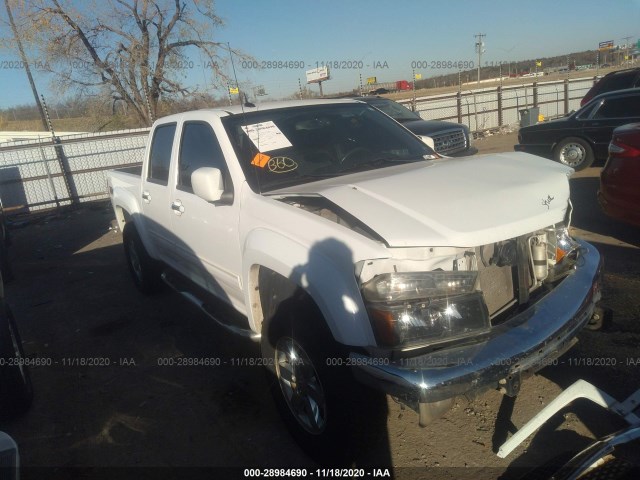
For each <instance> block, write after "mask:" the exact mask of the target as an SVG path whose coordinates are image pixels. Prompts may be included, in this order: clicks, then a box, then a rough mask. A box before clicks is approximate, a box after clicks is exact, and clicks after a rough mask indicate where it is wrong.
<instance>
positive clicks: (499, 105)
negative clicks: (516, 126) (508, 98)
mask: <svg viewBox="0 0 640 480" xmlns="http://www.w3.org/2000/svg"><path fill="white" fill-rule="evenodd" d="M498 126H499V127H501V126H502V85H499V86H498Z"/></svg>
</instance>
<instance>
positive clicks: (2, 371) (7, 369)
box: [0, 275, 33, 419]
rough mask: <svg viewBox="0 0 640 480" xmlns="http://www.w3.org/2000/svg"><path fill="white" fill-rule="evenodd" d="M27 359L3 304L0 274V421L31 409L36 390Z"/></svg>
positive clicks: (11, 314)
mask: <svg viewBox="0 0 640 480" xmlns="http://www.w3.org/2000/svg"><path fill="white" fill-rule="evenodd" d="M25 360H26V357H25V354H24V350H23V349H22V340H21V339H20V334H19V333H18V327H17V325H16V321H15V319H14V317H13V313H12V312H11V309H10V308H9V305H7V304H6V302H5V301H4V285H3V283H2V275H0V419H6V418H10V417H13V416H16V415H20V414H22V413H24V412H26V411H27V410H28V409H29V407H30V406H31V402H32V400H33V388H32V386H31V378H30V377H29V372H28V370H27V365H26V362H25Z"/></svg>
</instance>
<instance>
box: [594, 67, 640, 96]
mask: <svg viewBox="0 0 640 480" xmlns="http://www.w3.org/2000/svg"><path fill="white" fill-rule="evenodd" d="M637 76H638V72H625V73H620V74H618V75H611V76H610V77H604V78H603V79H602V81H601V82H600V83H602V85H600V88H599V89H598V91H599V92H600V93H604V92H612V91H614V90H624V89H625V88H631V87H633V85H634V83H635V80H636V78H637ZM596 87H597V85H596Z"/></svg>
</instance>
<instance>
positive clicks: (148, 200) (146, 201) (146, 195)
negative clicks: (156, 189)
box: [142, 190, 151, 203]
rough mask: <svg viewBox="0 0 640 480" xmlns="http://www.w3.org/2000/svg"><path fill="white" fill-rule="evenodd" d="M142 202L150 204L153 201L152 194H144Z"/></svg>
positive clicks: (145, 192)
mask: <svg viewBox="0 0 640 480" xmlns="http://www.w3.org/2000/svg"><path fill="white" fill-rule="evenodd" d="M142 200H144V202H145V203H149V202H150V201H151V194H150V193H149V192H147V191H146V190H145V191H144V192H142Z"/></svg>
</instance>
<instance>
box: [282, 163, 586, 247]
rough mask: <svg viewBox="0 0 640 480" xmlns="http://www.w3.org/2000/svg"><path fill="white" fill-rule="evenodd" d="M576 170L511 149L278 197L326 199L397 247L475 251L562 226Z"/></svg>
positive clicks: (365, 176)
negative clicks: (318, 197)
mask: <svg viewBox="0 0 640 480" xmlns="http://www.w3.org/2000/svg"><path fill="white" fill-rule="evenodd" d="M572 172H573V170H572V169H571V168H568V167H565V166H563V165H561V164H559V163H556V162H552V161H550V160H546V159H543V158H540V157H537V156H534V155H530V154H527V153H519V152H511V153H501V154H490V155H481V156H475V157H466V158H447V159H439V160H434V161H429V162H419V163H415V164H405V165H398V166H392V167H389V168H382V169H379V170H375V171H369V172H363V173H355V174H352V175H345V176H342V177H338V178H332V179H327V180H322V181H319V182H313V183H309V184H304V185H300V186H296V187H293V188H291V187H289V188H287V189H286V190H284V189H283V190H281V191H278V192H271V194H285V193H286V194H287V195H291V194H296V193H298V194H304V195H309V194H319V195H322V196H324V197H326V198H327V199H329V200H330V201H332V202H333V203H335V204H337V205H338V206H340V207H341V208H343V209H344V210H346V211H348V212H349V213H350V214H352V215H353V216H355V217H356V218H358V219H359V220H360V221H362V222H364V223H365V224H366V225H368V226H369V227H370V228H371V229H373V230H374V231H375V232H377V233H378V234H379V235H380V236H381V237H382V238H384V239H385V240H386V242H387V243H388V244H389V245H390V246H392V247H410V246H434V247H436V246H457V247H465V246H468V247H471V246H477V245H484V244H489V243H493V242H496V241H500V240H506V239H509V238H513V237H516V236H519V235H523V234H526V233H529V232H532V231H534V230H537V229H540V228H544V227H547V226H549V225H551V224H554V223H557V222H561V221H562V220H563V219H564V215H565V211H566V208H567V201H568V199H569V182H568V176H569V175H570V174H571V173H572Z"/></svg>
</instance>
